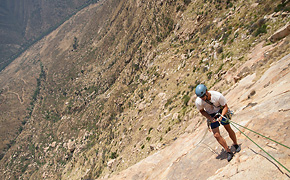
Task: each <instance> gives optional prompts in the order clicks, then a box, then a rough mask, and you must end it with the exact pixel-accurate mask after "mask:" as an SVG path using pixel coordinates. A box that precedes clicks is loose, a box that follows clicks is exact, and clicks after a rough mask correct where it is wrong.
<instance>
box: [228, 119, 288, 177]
mask: <svg viewBox="0 0 290 180" xmlns="http://www.w3.org/2000/svg"><path fill="white" fill-rule="evenodd" d="M230 123H231V124H232V125H233V126H234V127H235V128H236V129H237V130H239V131H240V132H241V133H242V134H243V135H244V136H246V137H247V138H248V139H249V140H250V141H252V142H253V143H254V144H255V145H256V146H258V147H259V148H260V149H261V150H263V151H264V152H265V153H266V154H267V155H268V156H270V157H271V158H272V159H273V160H274V161H276V162H277V163H278V164H279V165H280V166H282V167H283V168H284V169H286V171H288V172H289V173H290V170H289V169H287V168H286V167H285V166H283V165H282V164H281V163H280V162H279V161H277V160H276V159H275V158H274V157H273V156H271V155H270V154H269V153H268V152H267V151H265V150H264V149H263V148H262V147H261V146H259V145H258V144H257V143H255V142H254V141H253V140H252V139H251V138H249V136H247V135H246V134H245V133H244V132H242V131H241V130H240V129H239V128H238V127H237V126H235V125H234V123H233V121H230ZM235 124H236V123H235ZM263 137H264V136H263Z"/></svg>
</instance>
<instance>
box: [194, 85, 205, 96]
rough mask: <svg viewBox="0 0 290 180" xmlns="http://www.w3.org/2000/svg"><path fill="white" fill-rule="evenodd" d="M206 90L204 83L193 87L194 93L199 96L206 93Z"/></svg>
mask: <svg viewBox="0 0 290 180" xmlns="http://www.w3.org/2000/svg"><path fill="white" fill-rule="evenodd" d="M206 91H207V88H206V86H205V85H204V84H199V85H197V86H196V88H195V94H196V95H197V96H198V97H200V98H203V97H204V96H205V95H206Z"/></svg>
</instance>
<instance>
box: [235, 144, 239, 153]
mask: <svg viewBox="0 0 290 180" xmlns="http://www.w3.org/2000/svg"><path fill="white" fill-rule="evenodd" d="M234 147H235V148H236V152H240V151H241V146H239V145H238V144H236V145H234Z"/></svg>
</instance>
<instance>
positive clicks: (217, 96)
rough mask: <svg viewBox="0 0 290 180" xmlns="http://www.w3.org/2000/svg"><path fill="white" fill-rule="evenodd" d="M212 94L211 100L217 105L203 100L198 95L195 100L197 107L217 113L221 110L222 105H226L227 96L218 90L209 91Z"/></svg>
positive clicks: (209, 112)
mask: <svg viewBox="0 0 290 180" xmlns="http://www.w3.org/2000/svg"><path fill="white" fill-rule="evenodd" d="M208 92H209V93H210V94H211V99H210V102H212V103H213V104H214V105H215V106H212V105H210V104H208V103H207V102H205V101H203V100H202V99H201V98H200V97H197V98H196V100H195V105H196V107H197V109H198V110H199V111H200V110H202V109H203V110H205V111H206V112H207V113H208V114H213V113H217V112H218V111H219V110H220V106H225V105H226V104H227V100H226V98H225V97H224V96H223V95H222V94H221V93H219V92H217V91H208Z"/></svg>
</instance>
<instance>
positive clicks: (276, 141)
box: [230, 121, 290, 149]
mask: <svg viewBox="0 0 290 180" xmlns="http://www.w3.org/2000/svg"><path fill="white" fill-rule="evenodd" d="M230 122H231V123H232V124H236V125H238V126H240V127H243V128H245V129H247V130H249V131H251V132H253V133H255V134H258V135H259V136H262V137H264V138H266V139H268V140H270V141H273V142H275V143H277V144H280V145H281V146H284V147H286V148H288V149H290V147H288V146H286V145H284V144H282V143H279V142H277V141H275V140H273V139H271V138H269V137H266V136H264V135H262V134H260V133H258V132H255V131H253V130H251V129H249V128H247V127H245V126H242V125H240V124H238V123H236V122H233V121H230Z"/></svg>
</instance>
